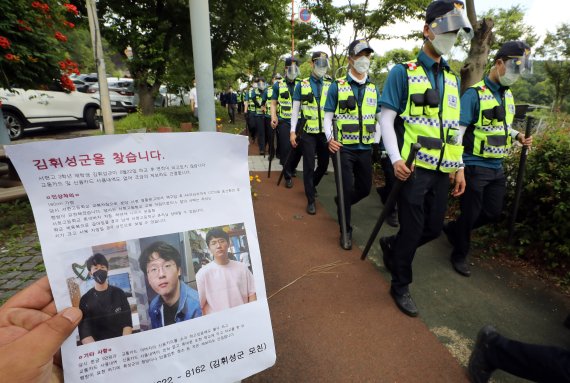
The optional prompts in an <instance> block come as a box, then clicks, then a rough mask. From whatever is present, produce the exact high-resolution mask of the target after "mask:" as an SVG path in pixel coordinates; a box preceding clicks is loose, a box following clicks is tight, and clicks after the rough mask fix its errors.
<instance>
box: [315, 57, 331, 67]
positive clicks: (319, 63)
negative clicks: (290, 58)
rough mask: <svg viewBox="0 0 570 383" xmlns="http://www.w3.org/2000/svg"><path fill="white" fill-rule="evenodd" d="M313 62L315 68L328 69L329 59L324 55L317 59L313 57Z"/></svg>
mask: <svg viewBox="0 0 570 383" xmlns="http://www.w3.org/2000/svg"><path fill="white" fill-rule="evenodd" d="M313 63H314V64H315V68H324V69H329V59H327V58H326V57H319V58H317V59H314V60H313Z"/></svg>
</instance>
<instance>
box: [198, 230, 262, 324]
mask: <svg viewBox="0 0 570 383" xmlns="http://www.w3.org/2000/svg"><path fill="white" fill-rule="evenodd" d="M206 244H207V245H208V250H209V251H210V253H211V254H212V256H213V258H214V261H213V262H210V263H208V264H207V265H205V266H203V267H202V268H201V269H200V271H198V274H196V284H197V287H198V295H199V297H200V306H201V308H202V314H203V315H207V314H210V313H213V312H217V311H222V310H225V309H229V308H231V307H235V306H239V305H242V304H244V303H248V302H253V301H255V300H257V296H256V293H255V283H254V281H253V274H252V273H251V271H249V269H248V267H247V265H245V264H244V263H242V262H238V261H232V260H230V259H229V257H228V249H229V246H230V239H229V235H228V233H226V232H225V231H224V230H222V229H221V228H219V227H218V228H214V229H212V230H210V231H209V232H208V233H207V234H206Z"/></svg>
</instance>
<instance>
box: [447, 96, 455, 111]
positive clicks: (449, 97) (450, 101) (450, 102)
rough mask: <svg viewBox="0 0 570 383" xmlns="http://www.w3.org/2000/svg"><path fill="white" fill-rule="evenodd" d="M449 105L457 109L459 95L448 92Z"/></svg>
mask: <svg viewBox="0 0 570 383" xmlns="http://www.w3.org/2000/svg"><path fill="white" fill-rule="evenodd" d="M447 105H449V107H450V108H453V109H457V96H454V95H453V94H448V95H447Z"/></svg>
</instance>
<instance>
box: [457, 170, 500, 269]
mask: <svg viewBox="0 0 570 383" xmlns="http://www.w3.org/2000/svg"><path fill="white" fill-rule="evenodd" d="M465 182H466V184H467V186H466V188H465V193H463V195H462V196H461V200H460V209H461V214H460V215H459V218H458V219H457V220H456V221H452V222H450V223H449V225H448V229H449V230H448V235H450V236H451V237H452V238H453V242H454V245H455V247H454V249H453V251H452V253H451V260H452V261H464V260H465V259H466V258H467V253H468V252H469V247H470V243H471V230H473V229H476V228H478V227H481V226H483V225H486V224H488V223H491V222H497V221H498V220H499V218H500V215H501V210H502V209H503V199H504V197H505V190H506V179H505V173H504V171H503V168H500V169H491V168H485V167H483V166H466V167H465Z"/></svg>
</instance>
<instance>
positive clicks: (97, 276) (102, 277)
mask: <svg viewBox="0 0 570 383" xmlns="http://www.w3.org/2000/svg"><path fill="white" fill-rule="evenodd" d="M93 279H94V280H95V282H97V283H98V284H100V285H102V284H103V283H105V281H106V280H107V270H97V271H96V272H94V273H93Z"/></svg>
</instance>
